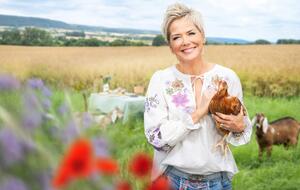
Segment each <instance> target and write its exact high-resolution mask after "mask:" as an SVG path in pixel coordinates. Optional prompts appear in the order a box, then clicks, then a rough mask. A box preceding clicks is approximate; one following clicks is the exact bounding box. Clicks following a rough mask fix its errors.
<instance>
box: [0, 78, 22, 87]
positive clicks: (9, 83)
mask: <svg viewBox="0 0 300 190" xmlns="http://www.w3.org/2000/svg"><path fill="white" fill-rule="evenodd" d="M19 88H20V82H19V81H18V80H17V79H16V78H15V77H13V76H11V75H0V90H17V89H19Z"/></svg>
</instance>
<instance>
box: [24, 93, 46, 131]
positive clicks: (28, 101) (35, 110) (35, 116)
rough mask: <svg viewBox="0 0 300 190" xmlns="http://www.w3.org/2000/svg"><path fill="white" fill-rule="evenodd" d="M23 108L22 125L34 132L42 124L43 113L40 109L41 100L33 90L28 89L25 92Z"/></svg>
mask: <svg viewBox="0 0 300 190" xmlns="http://www.w3.org/2000/svg"><path fill="white" fill-rule="evenodd" d="M23 109H24V110H23V115H22V126H23V127H24V128H25V129H26V130H28V131H30V132H32V131H33V130H34V129H36V128H37V127H39V126H41V123H42V114H41V112H40V110H39V100H38V98H37V96H36V95H35V94H34V93H33V92H31V91H26V92H25V93H24V95H23Z"/></svg>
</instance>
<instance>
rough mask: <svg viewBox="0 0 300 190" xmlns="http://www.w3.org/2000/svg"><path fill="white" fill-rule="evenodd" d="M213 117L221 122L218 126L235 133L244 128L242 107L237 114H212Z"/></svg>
mask: <svg viewBox="0 0 300 190" xmlns="http://www.w3.org/2000/svg"><path fill="white" fill-rule="evenodd" d="M213 118H214V119H215V120H216V121H217V122H218V123H221V125H220V127H221V128H223V129H226V130H228V131H232V132H235V133H241V132H243V131H244V129H245V123H244V114H243V108H241V111H240V113H239V114H238V115H225V114H222V113H216V115H215V114H213Z"/></svg>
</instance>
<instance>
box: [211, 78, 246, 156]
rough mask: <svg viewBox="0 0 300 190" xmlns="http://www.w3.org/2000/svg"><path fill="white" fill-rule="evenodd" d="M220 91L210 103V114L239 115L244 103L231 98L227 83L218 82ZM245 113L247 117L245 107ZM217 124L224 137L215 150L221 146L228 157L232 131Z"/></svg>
mask: <svg viewBox="0 0 300 190" xmlns="http://www.w3.org/2000/svg"><path fill="white" fill-rule="evenodd" d="M217 83H218V91H217V92H216V94H215V95H214V96H213V98H212V99H211V101H210V103H209V107H208V109H209V112H210V113H211V114H216V112H219V113H223V114H226V115H238V114H239V113H240V111H241V108H242V103H241V102H240V100H239V99H238V98H237V97H234V96H230V95H229V94H228V85H227V83H226V81H224V80H219V81H218V82H217ZM243 112H244V115H245V109H244V107H243ZM215 122H216V128H217V131H218V132H219V134H220V135H222V136H223V138H222V139H221V140H220V141H219V142H218V143H217V144H216V146H215V148H217V147H218V146H220V148H221V150H222V152H223V154H224V155H225V156H226V154H227V151H228V149H229V147H228V145H227V142H226V140H225V139H226V137H227V136H228V134H229V133H230V131H228V130H226V129H224V128H222V127H221V126H220V125H221V123H218V122H217V121H215Z"/></svg>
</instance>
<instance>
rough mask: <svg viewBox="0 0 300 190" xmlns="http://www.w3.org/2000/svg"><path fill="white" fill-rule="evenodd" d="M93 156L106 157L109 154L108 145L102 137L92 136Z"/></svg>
mask: <svg viewBox="0 0 300 190" xmlns="http://www.w3.org/2000/svg"><path fill="white" fill-rule="evenodd" d="M92 143H93V147H94V151H95V156H97V157H108V156H109V155H110V154H109V151H108V149H109V145H108V142H107V140H106V139H104V138H94V139H93V140H92Z"/></svg>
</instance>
